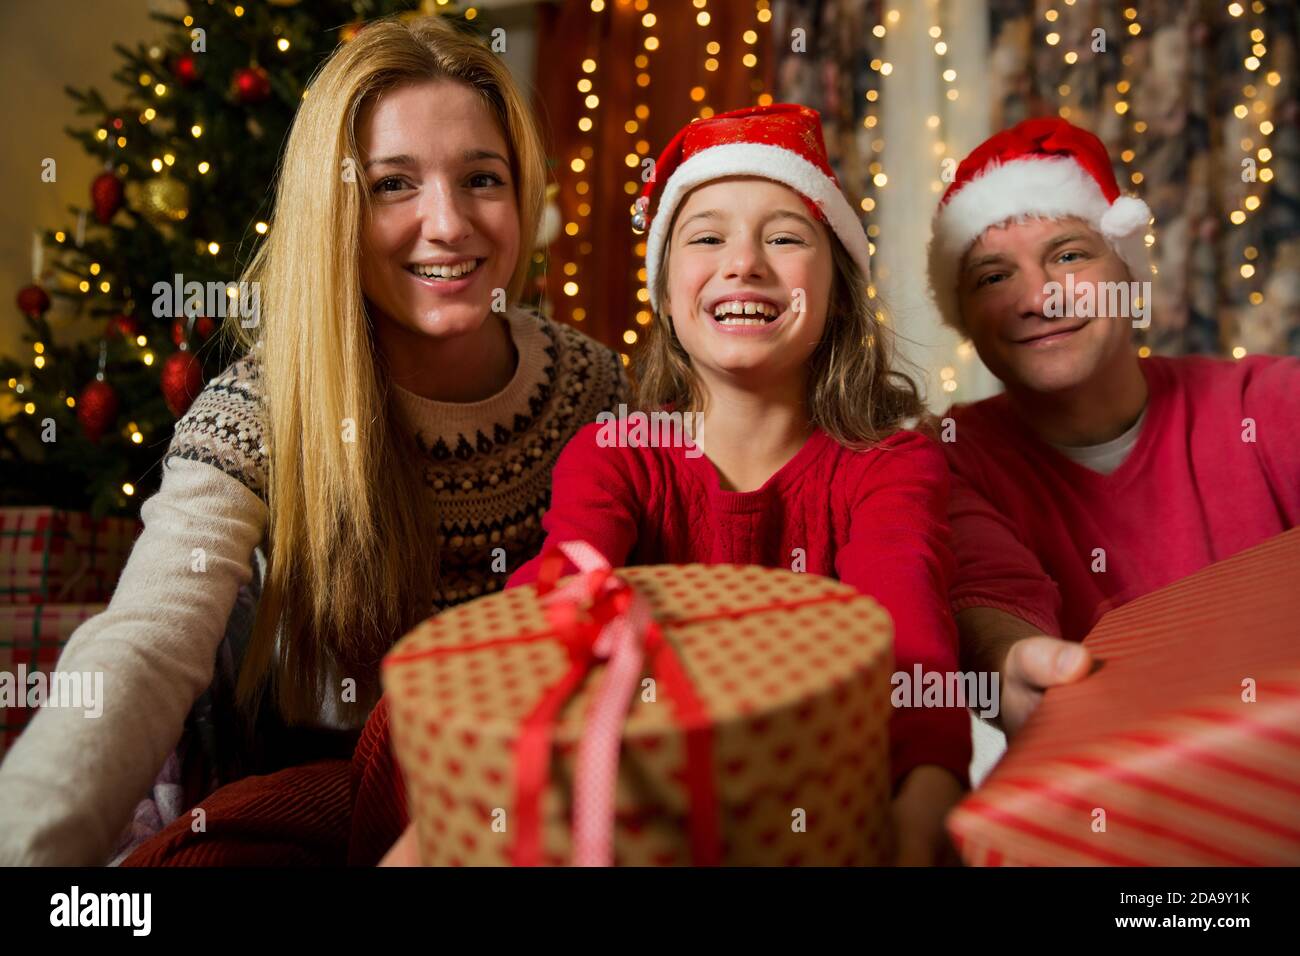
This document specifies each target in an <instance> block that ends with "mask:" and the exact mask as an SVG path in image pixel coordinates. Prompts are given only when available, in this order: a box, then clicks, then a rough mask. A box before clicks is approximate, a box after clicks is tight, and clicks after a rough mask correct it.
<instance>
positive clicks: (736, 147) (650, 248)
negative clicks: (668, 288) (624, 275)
mask: <svg viewBox="0 0 1300 956" xmlns="http://www.w3.org/2000/svg"><path fill="white" fill-rule="evenodd" d="M727 176H760V177H762V178H763V179H770V180H772V181H774V182H778V183H781V184H782V185H785V186H789V187H790V188H791V189H793V190H794V191H795V192H797V193H800V194H801V195H804V196H807V197H808V198H809V199H811V200H812V201H813V202H815V203H816V204H817V205H818V207H820V209H821V210H822V214H823V215H824V216H825V217H826V220H827V222H829V223H830V227H831V229H832V230H834V232H835V235H836V236H838V237H839V240H840V242H842V243H843V244H844V248H845V249H847V250H848V253H849V255H850V256H852V257H853V261H854V262H856V263H857V265H858V268H859V269H861V270H862V276H863V278H864V279H866V280H867V281H870V280H871V255H870V251H869V248H870V247H869V246H868V244H867V234H866V232H865V231H864V230H863V228H862V221H861V220H860V219H859V218H858V216H857V214H856V213H854V211H853V207H852V206H850V205H849V201H848V199H846V198H845V196H844V193H842V192H840V189H839V187H838V186H836V185H835V182H834V181H833V180H832V179H831V178H830V177H829V176H827V175H826V174H825V173H823V172H822V171H821V170H820V169H818V168H817V167H816V166H815V165H813V164H812V163H810V162H809V161H808V160H806V159H804V158H803V157H802V156H800V155H798V154H797V153H792V152H791V151H790V150H788V149H783V148H782V147H780V146H769V145H767V144H764V143H727V144H726V145H724V146H711V147H709V148H708V149H704V150H701V151H700V152H698V153H696V154H695V155H694V156H692V157H691V158H690V159H688V160H686V162H684V163H682V164H681V165H680V166H678V167H677V169H676V170H675V171H674V172H673V174H672V176H670V177H669V178H668V182H667V183H666V184H665V185H664V187H663V193H662V194H661V196H660V199H659V207H658V208H657V209H656V210H655V211H654V219H653V220H652V221H651V224H650V234H649V236H647V237H646V246H645V271H646V285H647V287H648V288H649V290H650V305H651V306H652V307H653V308H654V309H655V311H659V309H660V303H659V302H657V301H656V300H655V279H656V276H657V275H658V273H659V265H660V263H661V262H663V254H664V248H665V247H666V246H667V244H668V228H669V226H670V225H671V224H672V221H673V213H674V212H676V209H677V206H678V204H679V203H680V202H681V201H682V199H683V198H684V197H685V196H686V194H687V193H688V192H690V191H691V190H692V189H694V188H695V187H696V186H700V185H703V184H704V183H708V182H712V181H713V180H715V179H723V178H725V177H727Z"/></svg>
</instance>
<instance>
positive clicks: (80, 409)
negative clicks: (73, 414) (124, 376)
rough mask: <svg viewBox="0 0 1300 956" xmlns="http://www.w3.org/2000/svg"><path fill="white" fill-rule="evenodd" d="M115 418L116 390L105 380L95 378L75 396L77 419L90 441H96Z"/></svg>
mask: <svg viewBox="0 0 1300 956" xmlns="http://www.w3.org/2000/svg"><path fill="white" fill-rule="evenodd" d="M116 420H117V392H116V391H114V390H113V386H111V385H109V384H108V383H107V382H101V381H100V380H99V379H95V380H94V381H92V382H91V383H90V384H89V385H87V386H86V387H85V388H84V389H82V390H81V395H80V396H78V397H77V421H78V422H80V423H81V431H82V432H83V433H84V434H85V436H86V437H87V438H88V439H90V441H92V442H95V443H98V441H99V439H100V438H101V437H103V435H104V432H105V431H107V430H108V429H109V427H110V426H111V425H112V424H113V422H114V421H116Z"/></svg>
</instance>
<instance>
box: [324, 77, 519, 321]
mask: <svg viewBox="0 0 1300 956" xmlns="http://www.w3.org/2000/svg"><path fill="white" fill-rule="evenodd" d="M357 145H358V147H359V148H360V151H361V156H362V162H363V163H364V165H365V172H364V175H365V179H366V184H367V186H368V188H369V190H370V193H371V200H372V202H371V204H370V209H369V211H368V213H367V215H366V218H365V221H364V224H363V226H362V235H361V287H362V291H363V293H364V294H365V296H366V299H367V300H368V301H369V302H370V304H371V306H372V307H373V308H374V309H375V310H377V311H378V313H379V314H378V315H377V316H376V319H377V320H378V321H387V322H393V323H396V324H397V325H400V326H402V327H404V328H406V329H408V330H410V331H414V332H418V333H420V334H422V335H427V336H432V337H435V338H440V337H445V336H456V335H463V334H466V333H472V332H475V331H477V330H478V329H479V328H480V327H481V326H482V325H483V322H484V320H485V319H486V318H487V315H488V312H489V310H490V308H491V305H492V298H493V292H494V290H496V289H505V288H506V287H507V286H508V285H509V283H510V278H511V275H512V274H513V272H514V269H515V265H516V260H517V257H518V254H519V242H520V237H519V210H518V205H517V203H516V200H515V189H514V183H513V181H512V178H511V170H510V160H509V156H510V152H509V148H508V146H507V144H506V140H505V136H504V134H503V133H502V130H501V128H500V126H499V124H498V123H497V122H496V120H495V119H494V117H493V116H492V114H491V112H490V111H489V109H488V107H487V105H486V104H485V103H484V102H483V100H482V99H481V98H480V97H479V95H478V94H477V93H476V92H475V91H474V90H473V89H472V88H470V87H469V86H468V85H466V84H464V83H459V82H456V81H454V80H446V79H439V80H429V81H425V82H420V83H408V84H403V85H400V86H397V87H394V88H393V89H391V90H388V91H386V92H384V93H383V94H382V95H381V96H379V97H378V99H376V100H375V101H374V102H373V103H371V104H368V105H367V107H366V108H365V109H364V110H363V111H362V114H361V116H360V118H359V121H358V123H357ZM322 238H325V237H322Z"/></svg>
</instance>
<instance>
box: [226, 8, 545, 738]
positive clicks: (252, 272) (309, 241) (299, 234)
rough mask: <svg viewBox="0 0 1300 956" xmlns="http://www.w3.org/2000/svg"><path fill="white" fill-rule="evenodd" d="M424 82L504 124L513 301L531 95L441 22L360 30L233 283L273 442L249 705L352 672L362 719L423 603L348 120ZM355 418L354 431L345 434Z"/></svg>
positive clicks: (356, 713)
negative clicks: (248, 287) (365, 264)
mask: <svg viewBox="0 0 1300 956" xmlns="http://www.w3.org/2000/svg"><path fill="white" fill-rule="evenodd" d="M433 79H450V80H454V81H457V82H461V83H464V84H467V85H468V86H470V87H472V88H473V89H474V90H475V91H476V92H477V93H478V94H479V95H480V96H481V97H482V100H483V102H484V104H485V105H486V106H487V107H488V108H489V110H490V111H491V113H492V115H493V116H494V117H495V118H496V120H497V121H498V122H499V123H500V125H501V128H502V132H503V135H504V136H505V138H506V141H507V144H508V145H509V147H510V157H509V158H510V162H511V167H512V173H513V178H514V186H515V194H516V199H517V202H518V211H519V231H520V237H521V242H520V249H519V256H518V262H517V263H516V266H515V269H514V273H513V275H512V278H511V281H510V285H509V287H508V289H507V292H508V294H509V296H510V300H511V301H515V300H516V299H517V298H518V296H519V294H520V292H521V290H522V288H523V283H524V279H525V276H526V274H527V269H528V258H529V256H530V255H531V253H532V248H531V246H532V242H531V241H530V240H531V237H532V236H533V235H535V234H536V231H537V223H538V220H539V219H540V217H541V213H542V206H543V202H544V197H545V188H546V182H545V180H546V164H545V156H544V152H543V147H542V144H541V140H540V137H539V134H538V132H537V128H536V126H535V125H534V122H533V119H532V113H531V111H530V109H529V106H528V104H527V102H526V101H525V99H524V97H523V96H522V95H521V94H520V92H519V91H518V89H517V88H516V87H515V84H514V82H513V81H512V79H511V77H510V75H509V72H508V71H507V69H506V67H505V65H504V64H503V63H502V61H501V60H500V59H499V58H498V57H497V56H496V55H495V54H493V53H491V52H490V51H489V50H488V49H487V48H486V47H484V46H483V45H482V44H481V43H479V42H478V41H477V40H476V39H474V38H472V37H470V36H469V35H467V34H464V33H461V32H459V31H457V30H456V29H455V28H454V27H452V26H450V25H448V24H447V23H446V22H445V21H443V20H442V19H441V18H438V17H431V18H427V19H420V20H414V21H411V22H410V23H402V22H400V21H398V20H396V19H386V20H380V21H376V22H374V23H371V24H369V25H367V26H366V28H365V29H363V30H361V31H360V32H359V33H358V34H357V35H356V37H355V39H353V40H352V41H351V42H349V43H348V44H346V45H344V46H341V47H339V48H338V49H337V50H335V51H334V53H333V54H332V55H331V56H330V57H329V59H328V60H327V61H326V62H325V63H324V64H323V66H322V67H321V69H320V70H319V71H318V73H317V74H316V75H315V77H314V79H313V81H312V82H311V84H310V86H309V88H308V95H307V96H306V98H305V99H304V100H303V102H302V104H301V106H300V107H299V108H298V112H297V115H296V116H295V117H294V121H293V127H292V129H291V131H290V133H289V137H288V142H287V144H286V146H285V151H284V155H283V157H282V158H281V163H280V168H279V171H278V183H277V189H276V200H275V211H274V216H273V218H272V224H271V228H270V231H269V234H268V235H267V238H266V240H265V242H264V243H263V245H262V246H261V248H260V249H258V251H257V254H256V255H255V256H254V258H253V260H252V262H251V263H250V264H249V266H248V268H247V269H246V270H245V273H244V276H243V278H244V279H245V280H246V281H251V282H258V283H259V284H260V291H261V314H262V320H261V323H260V327H258V328H253V329H243V328H241V327H240V325H239V322H238V319H237V318H235V319H232V320H231V322H229V323H228V325H227V332H228V333H231V334H234V335H235V336H236V337H237V340H238V342H239V344H240V345H241V346H242V347H243V348H245V349H249V350H253V349H255V348H256V340H259V339H260V340H261V343H262V344H261V346H260V348H256V353H255V354H256V357H257V359H258V361H259V364H260V367H261V371H260V378H261V385H262V389H263V392H262V394H263V398H264V401H265V413H266V423H267V424H266V437H267V446H268V451H269V454H268V458H269V467H268V475H267V503H268V506H269V527H268V529H267V538H266V541H267V548H266V551H267V559H268V566H267V571H266V576H265V581H264V585H263V592H262V596H261V601H260V604H259V607H258V613H257V619H256V623H255V626H254V630H253V636H252V639H251V641H250V644H249V647H248V651H247V654H246V657H245V660H244V664H243V666H242V669H241V672H240V676H239V683H238V698H239V701H240V704H241V707H242V708H244V709H245V711H246V712H255V711H256V708H257V705H258V701H259V700H260V697H261V694H262V692H263V690H264V689H265V687H266V683H267V680H268V678H269V679H270V683H271V691H272V693H273V694H274V699H275V700H276V702H277V703H278V706H279V709H280V712H281V714H282V715H283V716H284V718H285V719H286V720H287V721H288V722H289V723H302V722H310V721H312V720H313V719H314V718H318V715H319V714H320V711H321V706H322V704H323V703H324V700H325V697H326V695H327V694H329V695H330V696H332V697H334V699H335V701H337V700H338V696H339V688H340V684H339V681H340V680H341V679H343V678H346V677H350V678H353V679H355V680H356V687H357V691H358V692H357V700H356V705H355V708H356V709H355V710H352V711H350V712H349V710H348V708H346V707H345V708H344V712H345V713H346V714H348V716H351V717H360V716H362V715H363V713H364V708H365V707H366V706H367V705H368V704H369V703H373V700H374V699H375V698H376V697H377V692H378V688H377V680H378V663H379V660H380V658H381V657H382V656H383V654H384V652H385V651H386V650H387V648H388V647H389V646H391V644H392V642H393V641H394V640H396V639H397V638H398V637H400V636H401V634H402V633H403V632H404V631H405V630H407V629H409V628H410V627H412V626H413V625H415V624H416V623H418V622H419V621H420V620H422V619H423V618H425V617H427V616H428V615H429V614H430V612H431V610H432V602H433V587H434V583H435V581H436V575H437V560H438V543H437V524H436V523H435V516H434V515H432V514H430V508H429V506H428V503H427V495H428V492H427V489H426V488H425V487H424V486H423V484H422V476H421V475H420V474H419V469H418V468H417V467H414V463H415V462H416V461H418V451H417V450H416V449H415V448H414V441H413V439H412V437H411V436H410V434H409V433H408V431H407V429H406V428H405V427H404V425H403V422H402V420H401V418H400V413H399V412H398V411H397V409H396V408H395V406H394V405H393V404H392V403H391V401H390V399H389V389H388V382H387V380H386V379H385V377H384V375H383V374H382V368H383V366H382V356H381V354H380V353H379V352H378V350H377V348H376V346H375V343H374V341H373V339H372V332H371V328H370V320H369V318H368V315H367V312H366V306H365V302H364V300H363V295H362V289H361V279H360V267H359V257H360V245H361V230H362V226H363V221H364V216H365V215H366V213H367V210H368V208H369V203H370V200H371V197H370V191H369V189H368V188H367V183H366V177H365V176H364V174H363V173H361V172H360V171H361V170H362V168H363V163H362V159H361V155H360V151H359V149H358V147H357V140H356V124H357V118H358V116H359V114H360V112H361V109H362V108H363V106H364V105H366V104H367V103H368V102H370V101H372V100H373V99H374V98H376V97H378V96H379V95H380V94H382V93H383V92H384V91H386V90H389V89H391V88H393V87H394V86H397V85H399V84H403V83H407V82H422V81H426V80H433ZM349 169H350V170H351V171H352V175H351V176H349V175H347V174H346V173H347V171H348V170H349ZM349 421H351V422H352V423H354V428H355V441H344V440H342V439H343V437H344V436H343V433H342V430H343V429H344V428H345V427H346V425H347V422H349Z"/></svg>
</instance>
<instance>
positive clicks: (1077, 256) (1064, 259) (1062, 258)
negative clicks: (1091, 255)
mask: <svg viewBox="0 0 1300 956" xmlns="http://www.w3.org/2000/svg"><path fill="white" fill-rule="evenodd" d="M1067 257H1073V258H1067ZM1082 258H1084V254H1083V253H1082V252H1080V251H1078V250H1077V249H1071V250H1070V251H1069V252H1062V253H1061V254H1060V256H1058V257H1057V260H1056V261H1057V262H1077V261H1078V260H1079V259H1082Z"/></svg>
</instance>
